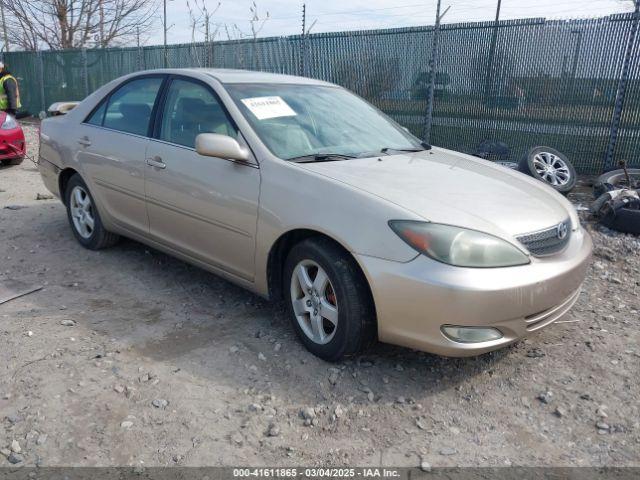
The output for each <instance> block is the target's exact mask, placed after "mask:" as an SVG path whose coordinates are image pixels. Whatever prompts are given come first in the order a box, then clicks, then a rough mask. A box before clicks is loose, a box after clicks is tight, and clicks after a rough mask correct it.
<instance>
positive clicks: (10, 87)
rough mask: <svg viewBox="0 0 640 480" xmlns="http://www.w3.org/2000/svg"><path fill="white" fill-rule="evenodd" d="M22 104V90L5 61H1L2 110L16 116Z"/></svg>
mask: <svg viewBox="0 0 640 480" xmlns="http://www.w3.org/2000/svg"><path fill="white" fill-rule="evenodd" d="M20 107H21V105H20V90H19V89H18V81H17V80H16V79H15V77H14V76H13V75H11V73H9V70H7V66H6V65H5V64H4V62H0V110H2V111H3V112H7V113H10V114H11V115H13V116H14V117H15V115H16V111H17V110H18V109H19V108H20Z"/></svg>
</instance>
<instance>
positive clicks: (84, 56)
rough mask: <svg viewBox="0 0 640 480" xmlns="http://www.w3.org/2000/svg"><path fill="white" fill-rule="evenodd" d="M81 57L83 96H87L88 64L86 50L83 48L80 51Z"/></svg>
mask: <svg viewBox="0 0 640 480" xmlns="http://www.w3.org/2000/svg"><path fill="white" fill-rule="evenodd" d="M81 56H82V74H83V76H84V79H83V80H84V96H85V97H88V96H89V64H88V61H87V49H86V48H83V49H82V51H81Z"/></svg>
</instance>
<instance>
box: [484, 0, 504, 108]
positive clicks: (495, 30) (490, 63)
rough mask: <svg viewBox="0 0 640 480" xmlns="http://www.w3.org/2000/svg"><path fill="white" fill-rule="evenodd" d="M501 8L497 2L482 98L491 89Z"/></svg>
mask: <svg viewBox="0 0 640 480" xmlns="http://www.w3.org/2000/svg"><path fill="white" fill-rule="evenodd" d="M501 7H502V0H498V6H497V7H496V20H495V23H494V25H493V35H492V37H491V46H490V47H489V60H488V62H487V75H486V77H485V80H484V92H483V93H484V97H485V99H486V98H487V97H488V96H489V90H490V89H491V82H492V81H493V78H492V76H493V75H492V73H493V72H492V70H493V61H494V58H495V56H496V44H497V42H498V25H499V22H500V8H501Z"/></svg>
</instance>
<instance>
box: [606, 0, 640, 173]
mask: <svg viewBox="0 0 640 480" xmlns="http://www.w3.org/2000/svg"><path fill="white" fill-rule="evenodd" d="M638 23H640V0H636V9H635V11H634V13H633V23H632V24H631V31H630V32H629V37H628V39H627V47H626V49H625V52H624V60H623V64H622V72H621V74H620V81H619V83H618V91H617V92H616V103H615V107H614V109H613V118H612V120H611V130H610V133H609V144H608V145H607V152H606V154H605V157H604V170H606V169H608V168H609V167H612V166H613V155H614V153H615V150H616V143H617V141H618V133H619V130H620V120H621V118H622V110H623V108H624V98H625V96H626V93H627V83H628V82H629V69H630V67H631V61H632V53H633V48H634V44H635V39H636V36H637V34H638Z"/></svg>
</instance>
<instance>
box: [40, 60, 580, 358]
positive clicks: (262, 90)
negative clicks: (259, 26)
mask: <svg viewBox="0 0 640 480" xmlns="http://www.w3.org/2000/svg"><path fill="white" fill-rule="evenodd" d="M40 142H41V148H40V159H39V169H40V172H41V175H42V178H43V180H44V183H45V185H46V186H47V188H48V189H49V190H51V192H53V193H54V194H55V195H57V196H59V197H60V198H61V200H62V202H63V203H64V205H65V206H66V209H67V213H68V218H69V223H70V225H71V230H72V232H73V234H74V236H75V238H76V239H77V240H78V242H80V243H81V244H82V245H83V246H84V247H86V248H89V249H93V250H97V249H101V248H105V247H108V246H111V245H113V244H115V243H116V242H117V240H118V238H119V237H120V236H125V237H129V238H132V239H135V240H138V241H140V242H143V243H145V244H148V245H150V246H152V247H154V248H156V249H158V250H162V251H165V252H167V253H169V254H171V255H174V256H176V257H179V258H181V259H183V260H185V261H187V262H190V263H192V264H195V265H197V266H200V267H202V268H204V269H207V270H209V271H211V272H214V273H216V274H218V275H220V276H222V277H224V278H226V279H228V280H229V281H232V282H234V283H236V284H239V285H241V286H243V287H245V288H247V289H249V290H251V291H253V292H255V293H257V294H259V295H261V296H263V297H265V298H269V299H272V300H284V302H285V303H286V306H287V308H288V314H289V317H290V319H291V324H292V326H293V328H294V329H295V331H296V332H297V334H298V336H299V338H300V339H301V341H302V343H303V344H304V345H305V346H306V347H307V348H308V349H309V350H310V351H311V352H313V353H314V354H316V355H318V356H319V357H321V358H324V359H326V360H330V361H335V360H338V359H340V358H342V357H344V356H348V355H354V354H356V353H358V352H360V351H361V350H362V349H364V348H365V347H367V346H368V345H370V344H371V343H372V342H374V341H376V340H380V341H383V342H388V343H393V344H398V345H403V346H407V347H411V348H416V349H420V350H424V351H428V352H433V353H436V354H440V355H446V356H469V355H476V354H480V353H483V352H487V351H490V350H495V349H497V348H500V347H503V346H505V345H508V344H510V343H513V342H515V341H517V340H518V339H521V338H523V337H525V336H526V335H529V334H531V333H533V332H536V331H538V330H540V329H541V328H543V327H546V326H548V325H550V324H552V323H553V322H554V321H556V320H557V319H558V318H560V317H561V316H563V315H564V314H565V313H566V312H567V311H568V310H569V309H570V308H571V306H572V305H573V304H574V302H575V301H576V299H577V298H578V295H579V293H580V287H581V284H582V282H583V280H584V277H585V272H586V269H587V266H588V262H589V258H590V255H591V249H592V244H591V240H590V237H589V235H588V234H587V233H586V232H585V230H584V229H583V228H582V227H581V225H580V222H579V220H578V216H577V215H576V212H575V210H574V208H573V207H572V206H571V204H570V203H569V202H568V201H567V200H566V199H565V198H564V197H563V196H562V195H560V194H559V193H557V192H555V191H554V190H553V189H551V188H550V187H548V186H546V185H544V184H543V183H542V182H539V181H536V180H533V179H532V178H530V177H527V176H525V175H523V174H521V173H518V172H516V171H512V170H509V169H507V168H504V167H502V166H500V165H495V164H492V163H490V162H487V161H484V160H481V159H478V158H474V157H471V156H468V155H464V154H461V153H457V152H454V151H450V150H446V149H443V148H438V147H435V146H431V145H427V144H425V143H423V142H422V141H420V140H419V139H418V138H416V137H414V136H413V135H412V134H411V133H409V132H408V131H407V130H406V129H404V128H403V127H401V126H400V125H398V124H397V123H395V122H394V121H393V120H391V119H390V118H388V117H387V116H386V115H384V114H383V113H382V112H380V111H379V110H377V109H376V108H375V107H373V106H371V105H370V104H368V103H367V102H365V101H364V100H363V99H361V98H360V97H358V96H356V95H354V94H352V93H350V92H349V91H347V90H346V89H344V88H341V87H339V86H337V85H333V84H330V83H326V82H322V81H317V80H311V79H307V78H301V77H294V76H285V75H277V74H269V73H259V72H250V71H240V70H221V69H219V70H203V69H180V70H173V69H167V70H154V71H147V72H138V73H135V74H132V75H128V76H125V77H122V78H119V79H117V80H114V81H112V82H111V83H109V84H107V85H105V86H103V87H102V88H100V89H99V90H97V91H96V92H95V93H93V94H92V95H90V96H89V97H87V98H86V99H85V100H84V101H82V102H81V103H79V104H78V105H77V106H75V108H73V109H71V110H69V111H68V113H66V114H64V115H58V116H55V117H52V118H49V119H46V120H44V121H43V122H42V127H41V138H40ZM212 321H214V320H213V317H212Z"/></svg>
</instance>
